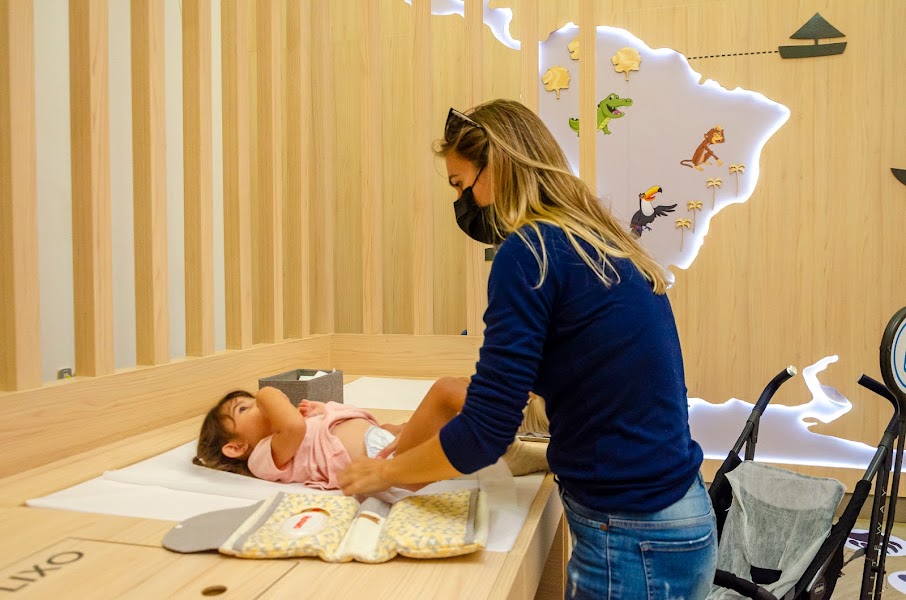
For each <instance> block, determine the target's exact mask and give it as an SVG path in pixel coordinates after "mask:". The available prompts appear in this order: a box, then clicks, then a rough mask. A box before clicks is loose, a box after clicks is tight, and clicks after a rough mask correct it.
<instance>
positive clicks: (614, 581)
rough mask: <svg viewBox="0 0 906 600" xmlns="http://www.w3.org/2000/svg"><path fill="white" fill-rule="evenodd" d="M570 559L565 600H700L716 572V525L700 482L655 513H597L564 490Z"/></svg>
mask: <svg viewBox="0 0 906 600" xmlns="http://www.w3.org/2000/svg"><path fill="white" fill-rule="evenodd" d="M560 497H561V498H562V500H563V509H564V511H565V512H566V518H567V520H568V521H569V529H570V533H571V535H572V540H573V554H572V557H571V558H570V559H569V564H568V565H567V567H566V574H567V582H566V598H570V599H572V598H577V599H578V598H582V599H585V598H587V599H590V600H591V599H593V600H604V599H607V600H617V599H623V600H642V599H646V598H647V599H649V600H655V599H656V600H667V599H669V598H675V599H682V600H698V599H701V598H704V597H705V596H707V595H708V592H709V591H710V589H711V584H712V582H713V581H714V570H715V569H716V566H717V525H716V522H715V519H714V509H713V508H712V507H711V499H710V498H709V497H708V493H707V491H706V490H705V486H704V481H703V480H702V476H701V474H699V475H698V477H696V479H695V482H694V483H693V484H692V487H690V488H689V491H688V492H686V495H685V496H683V497H682V498H681V499H680V500H678V501H677V502H676V503H674V504H672V505H671V506H668V507H667V508H665V509H663V510H660V511H658V512H655V513H638V512H611V513H601V512H596V511H593V510H591V509H588V508H586V507H584V506H581V505H579V504H578V503H577V502H576V501H575V500H573V499H571V497H570V495H569V494H568V493H566V492H565V491H564V490H563V489H562V488H561V489H560Z"/></svg>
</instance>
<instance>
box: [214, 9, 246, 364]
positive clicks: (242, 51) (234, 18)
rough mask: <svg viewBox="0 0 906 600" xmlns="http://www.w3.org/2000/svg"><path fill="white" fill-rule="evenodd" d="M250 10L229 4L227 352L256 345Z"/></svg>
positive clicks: (224, 29)
mask: <svg viewBox="0 0 906 600" xmlns="http://www.w3.org/2000/svg"><path fill="white" fill-rule="evenodd" d="M248 12H249V5H248V3H247V2H246V1H245V0H223V4H222V5H221V9H220V20H221V31H220V35H221V57H222V59H221V60H222V65H223V66H222V69H223V229H224V235H223V246H224V258H223V267H224V268H223V270H224V280H225V287H226V293H225V297H224V300H225V306H226V339H227V342H226V344H227V348H230V349H240V348H248V347H249V346H251V344H252V266H251V260H252V241H251V237H252V230H251V224H250V217H251V199H250V187H249V186H250V174H249V161H250V158H249V145H250V144H249V43H248V41H249V40H248V36H249V31H248V21H247V19H246V18H245V16H246V15H247V14H248Z"/></svg>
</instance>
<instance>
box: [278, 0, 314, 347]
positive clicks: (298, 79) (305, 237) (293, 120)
mask: <svg viewBox="0 0 906 600" xmlns="http://www.w3.org/2000/svg"><path fill="white" fill-rule="evenodd" d="M286 14H287V19H286V60H287V68H286V73H287V76H286V87H287V89H286V157H287V166H286V171H285V178H286V196H285V198H286V202H285V204H284V206H283V266H284V276H283V282H284V283H283V329H284V334H285V335H286V337H288V338H297V337H304V336H306V335H308V334H309V333H311V274H310V273H311V243H310V242H311V190H312V183H311V178H312V173H313V168H312V165H313V163H314V160H315V157H314V154H313V152H312V147H313V141H312V128H313V122H312V112H311V108H312V91H313V90H312V73H311V61H312V39H311V36H312V22H311V17H312V9H311V4H310V3H309V2H295V1H292V0H291V1H290V2H288V3H287V5H286Z"/></svg>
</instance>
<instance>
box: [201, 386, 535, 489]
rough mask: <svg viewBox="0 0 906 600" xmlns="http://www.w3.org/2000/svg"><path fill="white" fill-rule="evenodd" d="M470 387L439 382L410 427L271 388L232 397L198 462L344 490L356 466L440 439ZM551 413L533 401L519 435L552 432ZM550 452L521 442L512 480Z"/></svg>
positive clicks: (207, 432)
mask: <svg viewBox="0 0 906 600" xmlns="http://www.w3.org/2000/svg"><path fill="white" fill-rule="evenodd" d="M467 387H468V380H467V379H460V378H453V377H444V378H442V379H439V380H438V381H437V382H435V383H434V385H433V386H432V387H431V389H430V390H429V391H428V393H427V395H426V396H425V398H424V399H423V400H422V402H421V403H420V404H419V406H418V408H417V409H416V411H415V413H414V414H413V415H412V418H411V420H410V421H409V422H408V423H406V424H404V425H379V424H378V422H377V420H376V419H375V418H374V416H373V415H372V414H371V413H369V412H367V411H365V410H363V409H361V408H356V407H352V406H347V405H344V404H338V403H336V402H328V403H326V404H322V403H320V402H309V401H308V400H302V402H300V403H299V406H298V407H295V406H293V404H292V403H291V402H290V400H289V398H287V397H286V395H285V394H284V393H283V392H281V391H280V390H278V389H276V388H272V387H264V388H261V389H260V390H259V391H258V393H257V394H256V395H252V394H250V393H248V392H245V391H241V390H240V391H235V392H230V393H229V394H227V395H226V396H224V397H223V398H222V399H221V400H220V401H219V402H218V403H217V404H216V405H215V406H214V407H213V408H212V409H211V410H210V411H208V414H207V415H206V416H205V419H204V421H203V423H202V425H201V432H200V434H199V437H198V449H197V455H196V457H195V459H194V461H193V462H195V464H198V465H202V466H206V467H210V468H213V469H219V470H222V471H230V472H233V473H241V474H244V475H253V476H255V477H258V478H259V479H266V480H268V481H282V482H285V483H291V482H295V483H302V484H304V485H306V486H309V487H313V488H318V489H339V485H338V483H337V475H338V474H339V473H340V472H341V471H342V470H343V469H345V468H346V467H347V466H348V465H349V463H350V462H352V460H355V459H357V458H361V457H364V456H367V457H370V458H375V457H378V458H386V457H387V456H388V455H390V454H391V453H393V452H395V453H396V454H399V453H401V452H405V451H406V450H409V449H411V448H414V447H415V446H417V445H419V444H421V443H422V442H424V441H425V440H427V439H429V438H430V437H431V436H433V435H434V434H435V433H437V431H439V430H440V428H441V427H443V425H444V424H446V422H447V421H449V420H450V419H452V418H453V417H454V416H455V415H456V414H458V413H459V411H460V410H461V409H462V404H463V402H464V401H465V395H466V389H467ZM544 408H545V407H544V401H543V400H542V399H541V398H539V397H538V396H535V395H532V397H531V399H530V401H529V403H528V405H527V406H526V409H525V411H524V413H525V419H524V421H523V426H522V427H520V432H524V431H542V430H546V429H547V418H546V415H545V414H544V412H545V411H544ZM397 436H398V437H397ZM546 449H547V445H546V444H539V443H534V442H523V441H520V440H518V439H517V440H516V441H515V442H514V443H513V445H511V446H510V448H509V450H508V451H507V453H506V455H504V459H505V460H506V462H507V464H508V466H509V467H510V470H511V471H512V472H513V475H524V474H527V473H531V472H535V471H542V470H546V469H547V459H546Z"/></svg>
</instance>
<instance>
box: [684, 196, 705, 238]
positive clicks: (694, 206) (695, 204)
mask: <svg viewBox="0 0 906 600" xmlns="http://www.w3.org/2000/svg"><path fill="white" fill-rule="evenodd" d="M686 208H688V209H689V210H691V211H692V233H695V212H696V211H699V210H701V209H702V201H701V200H690V201H689V203H688V204H686Z"/></svg>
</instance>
